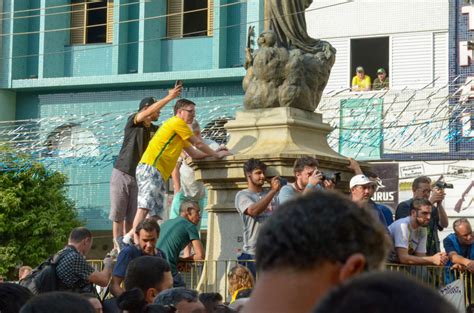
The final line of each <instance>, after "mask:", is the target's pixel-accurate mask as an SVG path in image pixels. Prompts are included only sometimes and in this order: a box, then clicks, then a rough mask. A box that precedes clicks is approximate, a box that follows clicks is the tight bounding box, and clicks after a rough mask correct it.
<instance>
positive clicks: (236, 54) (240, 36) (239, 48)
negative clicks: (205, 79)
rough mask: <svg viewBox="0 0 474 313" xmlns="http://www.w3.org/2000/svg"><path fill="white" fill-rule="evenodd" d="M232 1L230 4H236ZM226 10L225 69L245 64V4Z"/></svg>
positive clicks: (234, 0)
mask: <svg viewBox="0 0 474 313" xmlns="http://www.w3.org/2000/svg"><path fill="white" fill-rule="evenodd" d="M237 2H239V0H232V1H230V3H237ZM226 10H227V25H228V26H229V27H228V28H227V34H226V35H227V48H226V52H227V53H226V58H227V59H226V67H240V66H243V64H244V63H245V47H246V44H247V28H248V25H247V4H246V3H242V4H240V5H233V6H229V7H228V8H226Z"/></svg>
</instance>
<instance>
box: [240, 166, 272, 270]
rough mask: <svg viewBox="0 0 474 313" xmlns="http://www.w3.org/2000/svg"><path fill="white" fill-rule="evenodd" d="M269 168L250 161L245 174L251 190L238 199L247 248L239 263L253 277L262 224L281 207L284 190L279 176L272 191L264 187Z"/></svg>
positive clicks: (245, 167)
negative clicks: (281, 192)
mask: <svg viewBox="0 0 474 313" xmlns="http://www.w3.org/2000/svg"><path fill="white" fill-rule="evenodd" d="M266 169H267V166H266V165H265V163H263V162H262V161H260V160H256V159H253V158H252V159H249V160H248V161H247V162H245V163H244V174H245V177H246V178H247V184H248V188H247V189H244V190H241V191H239V192H238V193H237V195H236V196H235V207H236V209H237V211H238V212H239V214H240V216H241V217H242V222H243V226H244V231H243V237H244V247H243V251H242V254H241V255H240V256H239V257H238V259H239V261H240V262H239V263H240V264H241V265H244V266H246V267H247V268H248V269H249V270H250V271H251V272H252V274H253V275H254V277H255V275H256V270H255V262H254V260H255V245H256V243H257V237H258V233H259V231H260V228H261V227H262V224H263V223H264V222H265V220H266V219H267V218H268V217H269V216H270V214H271V213H272V211H273V210H274V208H275V207H276V206H277V196H276V195H277V194H278V191H280V188H281V179H280V178H279V177H278V176H276V177H273V178H272V179H271V181H270V186H271V188H270V190H268V189H266V188H263V185H264V184H265V179H266V177H265V170H266Z"/></svg>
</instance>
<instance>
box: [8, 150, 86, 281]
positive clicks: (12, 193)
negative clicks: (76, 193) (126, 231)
mask: <svg viewBox="0 0 474 313" xmlns="http://www.w3.org/2000/svg"><path fill="white" fill-rule="evenodd" d="M0 163H1V164H0V275H4V276H5V275H6V276H7V278H8V279H13V278H14V277H15V269H17V268H18V266H21V265H30V266H32V267H34V266H36V265H38V264H39V263H41V262H42V261H44V260H45V259H46V258H47V257H49V256H50V255H52V254H54V253H56V251H58V250H59V249H61V247H63V246H64V245H65V243H66V242H67V237H68V235H69V232H70V231H71V229H72V228H74V227H76V226H79V225H80V222H79V220H78V217H77V211H76V209H75V207H74V203H73V202H72V201H71V200H70V199H69V198H68V197H67V190H66V188H65V183H66V181H67V177H66V176H65V175H63V174H61V173H59V172H55V171H51V170H48V169H46V168H45V167H44V166H43V165H42V164H40V163H38V162H35V161H33V160H32V159H31V158H30V157H28V156H25V155H19V154H16V153H12V152H11V151H9V150H6V149H1V150H0Z"/></svg>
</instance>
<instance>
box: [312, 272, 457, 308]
mask: <svg viewBox="0 0 474 313" xmlns="http://www.w3.org/2000/svg"><path fill="white" fill-rule="evenodd" d="M407 288H408V289H409V291H408V290H407ZM346 312H352V313H362V312H364V313H365V312H372V313H398V312H417V313H446V312H456V310H455V308H454V307H452V305H451V304H450V303H449V302H448V301H446V300H445V299H444V298H443V297H442V296H441V295H440V294H439V293H438V292H436V291H435V290H434V289H431V288H429V287H427V286H424V285H422V284H420V283H419V282H417V281H416V280H414V279H412V278H410V277H408V276H406V275H404V274H401V273H395V272H388V271H387V272H373V273H366V274H363V275H359V276H357V277H355V278H354V279H351V280H348V281H347V282H345V283H343V284H342V285H340V286H337V287H336V288H334V289H333V290H332V291H331V292H329V293H328V294H327V295H326V296H325V297H324V298H323V299H322V300H321V302H319V304H318V305H317V307H316V308H315V310H314V311H313V313H346Z"/></svg>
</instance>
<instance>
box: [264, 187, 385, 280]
mask: <svg viewBox="0 0 474 313" xmlns="http://www.w3.org/2000/svg"><path fill="white" fill-rule="evenodd" d="M386 237H387V236H386V231H385V230H384V228H383V227H382V224H380V223H378V222H377V221H376V220H375V219H374V217H373V215H372V213H371V212H369V211H368V210H367V209H365V208H360V207H358V206H357V204H355V203H354V202H352V201H350V200H349V199H347V198H346V197H344V196H343V195H340V194H338V193H335V192H329V191H318V192H313V193H311V194H308V195H304V196H302V197H298V198H296V199H293V200H290V201H288V202H286V203H284V204H283V205H282V206H281V207H279V209H278V210H277V211H275V213H274V214H273V215H272V216H270V218H269V219H268V220H267V221H266V222H265V224H264V225H263V227H262V228H261V230H260V234H259V237H258V239H257V248H256V265H257V268H258V269H259V270H262V271H269V270H274V269H279V268H292V269H295V270H307V269H311V268H314V266H315V265H318V264H320V263H322V262H325V261H330V262H333V263H335V262H345V261H346V260H347V258H348V257H350V256H351V255H353V254H355V253H362V254H363V255H364V256H365V258H366V261H367V264H366V267H367V269H375V268H380V266H381V265H382V264H383V261H384V260H385V256H386V255H387V252H388V248H389V243H388V240H387V238H386Z"/></svg>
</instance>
